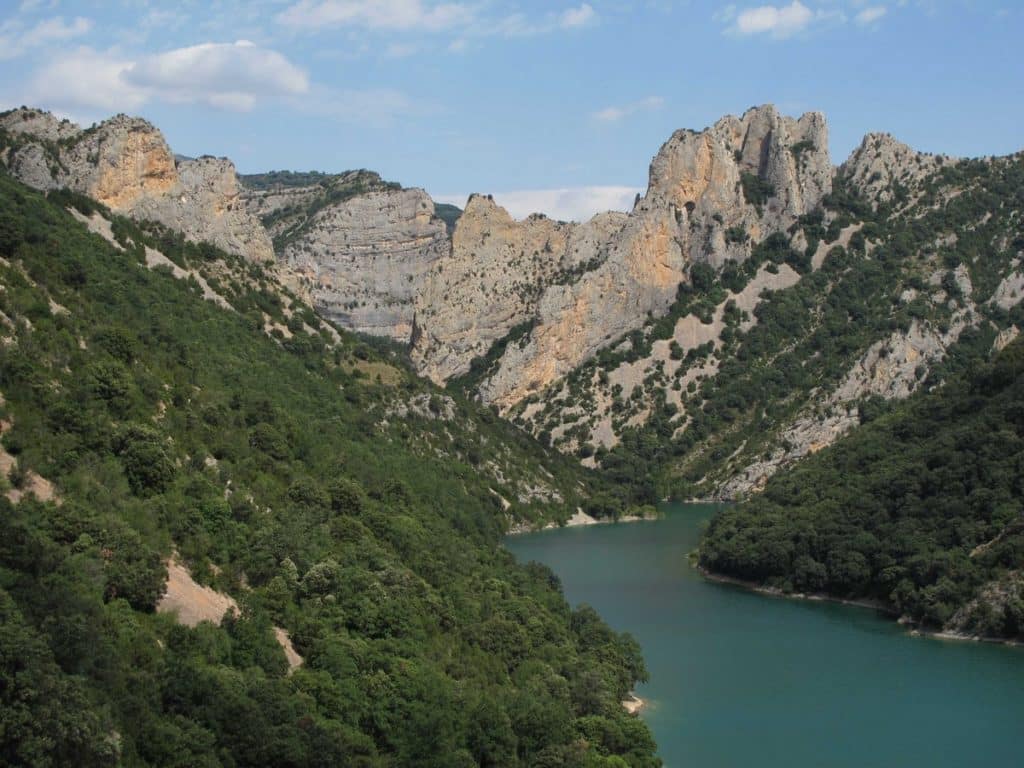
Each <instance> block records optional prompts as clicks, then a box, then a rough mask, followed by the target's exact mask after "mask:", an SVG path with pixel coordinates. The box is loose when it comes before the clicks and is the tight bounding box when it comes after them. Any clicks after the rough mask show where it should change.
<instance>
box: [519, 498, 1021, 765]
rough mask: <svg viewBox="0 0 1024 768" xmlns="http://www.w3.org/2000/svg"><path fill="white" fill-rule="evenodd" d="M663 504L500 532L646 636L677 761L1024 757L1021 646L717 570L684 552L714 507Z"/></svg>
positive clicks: (660, 733) (584, 599) (615, 620)
mask: <svg viewBox="0 0 1024 768" xmlns="http://www.w3.org/2000/svg"><path fill="white" fill-rule="evenodd" d="M663 509H664V511H665V516H664V517H663V518H662V519H660V520H653V521H645V522H638V523H622V524H618V525H592V526H585V527H578V528H563V529H557V530H549V531H543V532H540V533H531V534H525V535H520V536H513V537H509V538H508V539H506V542H505V543H506V546H507V548H508V549H509V550H510V551H511V552H512V553H514V554H515V555H516V556H517V557H518V558H519V559H520V560H521V561H523V562H527V561H530V560H536V561H538V562H541V563H544V564H545V565H547V566H549V567H550V568H552V569H553V570H554V572H555V573H556V574H558V576H559V577H560V578H561V580H562V586H563V588H564V591H565V595H566V597H567V599H568V600H569V602H570V603H571V604H572V605H573V606H576V605H578V604H580V603H588V604H590V605H592V606H593V607H594V608H596V609H597V610H598V611H599V612H600V614H601V615H602V616H603V617H604V618H605V620H606V621H607V622H608V623H609V624H610V625H611V626H612V627H614V628H615V629H617V630H619V631H629V632H630V633H632V634H633V635H634V636H635V637H636V638H637V640H639V641H640V644H641V646H642V647H643V650H644V657H645V659H646V661H647V667H648V670H649V672H650V676H651V680H650V682H649V683H647V684H644V685H641V686H640V687H639V688H638V689H637V693H638V694H639V695H640V697H641V698H643V699H645V700H646V701H647V702H648V707H647V708H646V709H645V711H644V712H643V714H642V717H643V718H644V720H645V721H646V722H647V723H648V724H649V725H650V727H651V729H652V731H653V732H654V736H655V738H656V739H657V741H658V747H659V754H660V755H661V757H662V758H663V759H664V761H665V765H666V766H667V768H684V767H685V766H700V767H701V768H740V767H741V766H742V767H743V768H746V767H748V766H757V767H758V768H775V766H778V767H779V768H782V767H783V766H785V768H803V767H804V766H807V767H809V768H810V767H819V766H820V767H821V768H831V767H835V768H846V767H847V766H849V768H854V767H856V768H864V767H866V766H872V767H874V768H882V767H885V766H893V767H895V766H900V767H901V768H902V767H904V766H929V768H945V767H946V766H948V767H949V768H954V766H955V767H957V768H960V767H961V766H972V765H1007V766H1009V765H1024V751H1022V750H1024V746H1022V737H1024V648H1010V647H1005V646H1000V645H990V644H982V643H970V642H957V641H942V640H937V639H934V638H927V637H913V636H911V635H909V634H908V633H907V631H906V629H905V628H904V627H901V626H899V625H898V624H896V623H895V622H893V621H892V620H891V619H886V618H884V617H881V616H879V615H877V614H876V613H875V612H874V611H872V610H870V609H865V608H857V607H854V606H845V605H838V604H835V603H825V602H811V601H803V600H787V599H782V598H772V597H767V596H764V595H759V594H756V593H752V592H748V591H745V590H743V589H741V588H738V587H734V586H729V585H724V584H716V583H712V582H709V581H707V580H705V579H703V578H702V577H701V575H700V574H699V573H698V572H697V571H696V570H694V569H693V568H692V567H691V566H690V564H689V562H688V559H687V555H688V553H689V552H691V551H692V550H693V549H694V548H695V547H696V546H697V543H698V541H699V538H700V533H701V530H702V526H703V524H704V523H705V521H707V520H708V518H709V517H710V516H711V515H712V514H713V513H714V511H715V509H716V507H715V506H713V505H708V504H685V505H683V504H672V505H665V506H664V508H663Z"/></svg>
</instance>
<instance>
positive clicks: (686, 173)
mask: <svg viewBox="0 0 1024 768" xmlns="http://www.w3.org/2000/svg"><path fill="white" fill-rule="evenodd" d="M831 180H832V167H831V164H830V161H829V159H828V132H827V129H826V127H825V120H824V118H823V117H822V116H821V115H820V114H818V113H808V114H806V115H804V116H803V117H801V118H800V119H799V120H794V119H792V118H787V117H783V116H781V115H779V113H778V112H777V111H776V110H775V108H774V107H772V106H764V107H757V108H754V109H751V110H749V111H748V112H746V113H745V114H744V115H743V116H742V117H739V118H736V117H731V116H730V117H725V118H723V119H721V120H719V121H718V122H717V123H715V125H714V126H713V127H712V128H709V129H707V130H705V131H702V132H699V133H698V132H694V131H677V132H676V133H675V134H674V135H673V136H672V138H671V139H669V141H668V142H666V144H665V145H664V146H663V147H662V148H661V151H660V152H659V153H658V155H657V156H656V157H655V158H654V161H653V162H652V163H651V169H650V182H649V185H648V189H647V194H646V195H645V196H644V198H643V199H641V200H640V201H639V202H638V203H637V205H636V207H635V209H634V210H633V212H632V213H631V214H630V215H629V217H628V219H627V220H626V221H625V223H624V225H623V226H622V227H621V228H620V229H619V230H618V232H616V233H615V234H614V235H613V236H612V237H611V238H610V239H609V240H608V241H606V242H605V243H604V244H601V245H599V246H598V249H597V253H598V259H597V261H598V262H599V264H600V265H599V266H598V267H597V268H596V269H593V270H591V271H588V272H586V273H585V274H583V275H582V276H581V277H580V279H579V280H578V281H576V282H574V283H571V284H561V285H555V286H551V287H549V288H547V289H546V290H545V292H544V294H543V295H542V296H541V298H540V301H539V303H538V310H537V320H536V325H535V327H534V329H533V331H532V333H531V334H530V337H529V338H528V339H527V340H525V343H523V344H521V345H510V346H509V348H508V349H507V350H506V352H505V354H504V356H503V358H502V360H501V363H500V367H499V369H498V371H497V372H496V373H495V374H494V376H492V377H491V378H490V380H489V381H487V382H486V383H485V385H484V386H483V387H482V389H481V394H482V395H483V397H484V399H485V400H488V401H492V402H496V403H498V404H499V405H501V406H510V405H513V404H515V403H516V402H518V401H519V400H521V399H523V398H524V397H527V396H529V395H530V394H534V393H536V392H539V391H540V390H542V389H544V388H545V387H547V386H548V385H549V384H551V383H552V382H553V381H554V380H555V379H557V378H558V377H560V376H563V375H565V374H566V373H568V372H569V371H570V370H572V369H573V368H574V367H576V366H577V365H579V364H580V363H581V362H583V361H585V360H587V359H588V358H589V357H591V356H593V355H594V353H595V352H597V351H598V350H599V349H601V348H602V347H604V346H606V345H607V344H608V343H610V342H611V341H612V340H614V339H616V338H617V337H619V336H621V335H622V334H623V333H625V332H627V331H629V330H632V329H634V328H638V327H639V326H641V325H642V324H643V321H644V320H645V318H646V317H647V316H648V313H651V314H653V315H655V316H657V315H659V314H662V313H664V311H665V310H666V309H667V308H668V306H669V305H670V304H671V303H672V301H673V300H674V298H675V296H676V291H677V289H678V286H679V284H680V283H681V282H684V281H686V280H688V275H687V272H688V268H689V265H690V264H692V263H694V262H698V261H706V262H709V263H711V264H712V265H715V266H720V265H721V264H723V263H724V262H725V261H726V260H728V259H734V260H737V261H741V260H743V259H746V258H747V257H748V256H749V254H750V249H751V247H752V246H753V245H754V244H756V243H757V242H760V241H761V240H763V239H764V238H765V237H767V236H768V235H769V234H771V233H773V232H779V231H783V230H785V229H786V228H788V227H789V226H790V225H791V224H792V223H793V222H794V221H795V220H796V217H798V216H801V215H803V214H805V213H808V212H810V211H811V210H813V209H814V208H815V207H816V206H817V205H818V204H819V203H820V201H821V198H822V197H823V196H824V195H825V194H827V193H828V192H829V191H830V190H831Z"/></svg>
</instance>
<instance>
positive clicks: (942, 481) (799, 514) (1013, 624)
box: [700, 341, 1024, 639]
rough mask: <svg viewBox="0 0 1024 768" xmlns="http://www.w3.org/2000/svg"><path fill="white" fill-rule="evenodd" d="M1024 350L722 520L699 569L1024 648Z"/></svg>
mask: <svg viewBox="0 0 1024 768" xmlns="http://www.w3.org/2000/svg"><path fill="white" fill-rule="evenodd" d="M1022 469H1024V342H1022V341H1016V342H1013V343H1012V344H1010V345H1009V346H1008V347H1006V348H1005V349H1004V350H1003V351H1002V352H1001V353H999V354H998V355H997V356H996V357H995V359H994V360H993V361H992V362H978V363H977V364H975V365H974V366H972V368H971V370H970V372H969V373H968V374H966V375H961V376H954V377H952V378H951V379H950V380H949V381H948V382H947V383H946V384H945V386H943V387H940V388H939V389H937V390H935V391H934V392H931V393H928V394H925V395H923V396H920V397H915V398H913V399H912V400H911V401H910V402H908V403H907V404H905V405H902V406H900V407H898V408H896V409H895V410H894V411H893V412H892V413H890V414H887V415H885V416H882V417H880V418H878V419H876V420H874V421H872V422H871V423H870V424H867V425H865V426H864V427H862V428H861V429H859V430H857V431H856V432H854V433H853V434H852V435H850V436H849V437H848V438H846V439H844V440H841V441H840V442H838V443H837V444H836V445H834V446H833V447H831V448H829V449H827V450H824V451H822V452H821V453H819V454H817V455H816V456H814V457H813V458H810V459H808V460H807V461H805V462H803V463H802V464H801V465H799V467H798V468H796V469H794V470H793V471H790V472H786V473H783V474H781V475H779V476H777V477H775V478H773V479H772V480H770V481H769V482H768V484H767V486H766V488H765V491H764V493H763V494H761V495H760V496H759V497H757V498H756V499H755V500H753V501H750V502H748V503H746V504H742V505H738V506H735V507H730V508H729V509H727V510H726V511H724V512H722V513H721V514H720V515H718V516H717V517H716V518H715V519H714V521H713V522H712V524H711V526H710V528H709V529H708V532H707V535H706V536H705V538H704V540H703V542H702V544H701V547H700V562H701V565H703V566H704V567H705V568H708V569H710V570H712V571H713V572H715V573H722V574H727V575H729V576H734V577H738V578H741V579H745V580H750V581H753V582H756V583H758V584H763V585H768V586H772V587H777V588H780V589H782V590H783V591H787V592H789V591H797V592H825V593H827V594H829V595H834V596H837V597H846V598H857V599H865V598H867V599H871V600H876V601H879V602H880V603H881V604H883V605H885V606H886V607H889V608H891V609H892V610H893V611H894V612H896V613H897V614H900V615H902V616H903V617H904V620H905V621H913V622H916V623H920V624H923V625H924V626H926V627H928V628H931V629H941V630H945V631H946V632H950V633H955V634H962V635H980V636H983V637H996V638H1008V639H1024V570H1022V569H1024V507H1022V502H1021V500H1022V498H1024V485H1022V478H1024V473H1022Z"/></svg>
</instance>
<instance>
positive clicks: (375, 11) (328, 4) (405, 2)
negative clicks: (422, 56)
mask: <svg viewBox="0 0 1024 768" xmlns="http://www.w3.org/2000/svg"><path fill="white" fill-rule="evenodd" d="M475 18H476V7H475V6H472V5H469V4H466V3H425V2H423V1H422V0H300V2H298V3H295V4H294V5H291V6H289V7H288V8H286V9H285V10H284V11H282V12H281V13H279V14H278V16H277V19H278V21H280V22H281V23H282V24H284V25H285V26H288V27H292V28H294V29H303V30H317V29H324V28H330V27H365V28H368V29H391V30H419V31H439V30H445V29H452V28H456V27H463V26H467V25H468V24H470V23H471V22H472V21H473V20H474V19H475Z"/></svg>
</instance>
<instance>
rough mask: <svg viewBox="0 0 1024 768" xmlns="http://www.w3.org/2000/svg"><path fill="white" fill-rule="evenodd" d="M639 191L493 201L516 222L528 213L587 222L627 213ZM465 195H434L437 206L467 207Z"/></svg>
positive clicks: (502, 195) (547, 193) (593, 190)
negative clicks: (600, 216) (605, 213)
mask: <svg viewBox="0 0 1024 768" xmlns="http://www.w3.org/2000/svg"><path fill="white" fill-rule="evenodd" d="M638 193H639V194H643V190H642V189H640V188H638V187H615V186H593V187H565V188H562V189H521V190H514V191H510V192H498V193H495V194H494V201H495V202H496V203H497V204H498V205H500V206H502V207H504V208H505V209H506V210H507V211H508V212H509V213H510V214H512V216H514V217H515V218H517V219H524V218H526V217H527V216H529V215H530V214H531V213H543V214H544V215H546V216H549V217H550V218H552V219H557V220H559V221H586V220H587V219H589V218H590V217H591V216H593V215H594V214H595V213H601V212H603V211H629V210H632V208H633V201H634V200H635V199H636V195H637V194H638ZM466 198H467V195H435V196H434V199H435V200H437V202H439V203H451V204H452V205H457V206H459V207H460V208H461V207H463V206H465V205H466Z"/></svg>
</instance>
